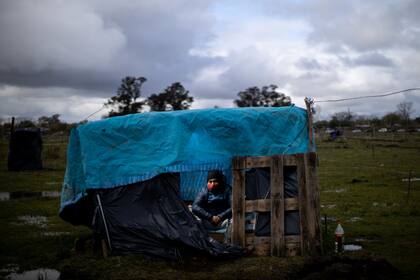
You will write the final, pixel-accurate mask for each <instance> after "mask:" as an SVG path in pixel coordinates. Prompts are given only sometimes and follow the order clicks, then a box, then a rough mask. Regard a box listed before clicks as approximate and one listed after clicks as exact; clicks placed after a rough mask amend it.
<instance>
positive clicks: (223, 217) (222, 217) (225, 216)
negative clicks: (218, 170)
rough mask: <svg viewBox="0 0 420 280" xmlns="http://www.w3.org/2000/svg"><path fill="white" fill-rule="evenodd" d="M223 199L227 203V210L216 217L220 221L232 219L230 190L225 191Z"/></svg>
mask: <svg viewBox="0 0 420 280" xmlns="http://www.w3.org/2000/svg"><path fill="white" fill-rule="evenodd" d="M225 199H226V200H227V201H226V202H227V203H228V205H229V208H228V209H226V210H225V211H223V212H222V213H220V214H218V215H217V216H219V217H220V220H221V221H224V220H226V219H230V218H232V189H231V188H229V189H228V190H226V198H225Z"/></svg>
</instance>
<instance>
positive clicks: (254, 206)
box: [245, 198, 299, 213]
mask: <svg viewBox="0 0 420 280" xmlns="http://www.w3.org/2000/svg"><path fill="white" fill-rule="evenodd" d="M284 210H285V211H293V210H299V201H298V199H297V198H286V199H284ZM270 211H271V200H270V199H255V200H245V213H250V212H270Z"/></svg>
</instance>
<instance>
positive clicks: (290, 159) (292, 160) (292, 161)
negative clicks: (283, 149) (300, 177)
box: [283, 155, 296, 166]
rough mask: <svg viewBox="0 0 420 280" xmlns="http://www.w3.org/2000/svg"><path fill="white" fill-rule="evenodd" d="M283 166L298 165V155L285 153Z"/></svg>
mask: <svg viewBox="0 0 420 280" xmlns="http://www.w3.org/2000/svg"><path fill="white" fill-rule="evenodd" d="M283 166H296V155H284V156H283Z"/></svg>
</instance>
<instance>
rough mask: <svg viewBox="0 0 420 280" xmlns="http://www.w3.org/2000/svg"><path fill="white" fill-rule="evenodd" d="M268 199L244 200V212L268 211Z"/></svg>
mask: <svg viewBox="0 0 420 280" xmlns="http://www.w3.org/2000/svg"><path fill="white" fill-rule="evenodd" d="M270 211H271V200H270V199H255V200H245V212H246V213H249V212H270Z"/></svg>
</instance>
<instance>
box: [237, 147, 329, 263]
mask: <svg viewBox="0 0 420 280" xmlns="http://www.w3.org/2000/svg"><path fill="white" fill-rule="evenodd" d="M285 166H295V167H296V170H297V181H298V190H299V195H298V197H294V198H286V199H285V198H284V178H283V169H284V167H285ZM264 167H265V168H267V167H268V168H270V177H271V179H270V184H271V185H270V188H271V196H270V197H269V198H268V199H258V200H245V170H246V169H249V168H264ZM232 168H233V178H234V181H233V189H232V219H233V221H232V243H233V244H236V245H239V246H242V247H246V248H248V249H249V250H251V251H252V253H253V254H255V255H271V256H294V255H319V254H321V253H322V252H321V248H322V246H321V245H322V244H321V231H320V216H319V193H318V183H317V177H316V153H306V154H294V155H278V156H271V157H236V158H234V159H233V162H232ZM293 210H297V211H299V217H300V234H299V235H287V236H286V235H285V228H284V221H285V211H293ZM250 212H270V213H271V236H263V237H261V236H255V235H254V233H251V234H250V233H245V213H250Z"/></svg>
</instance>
